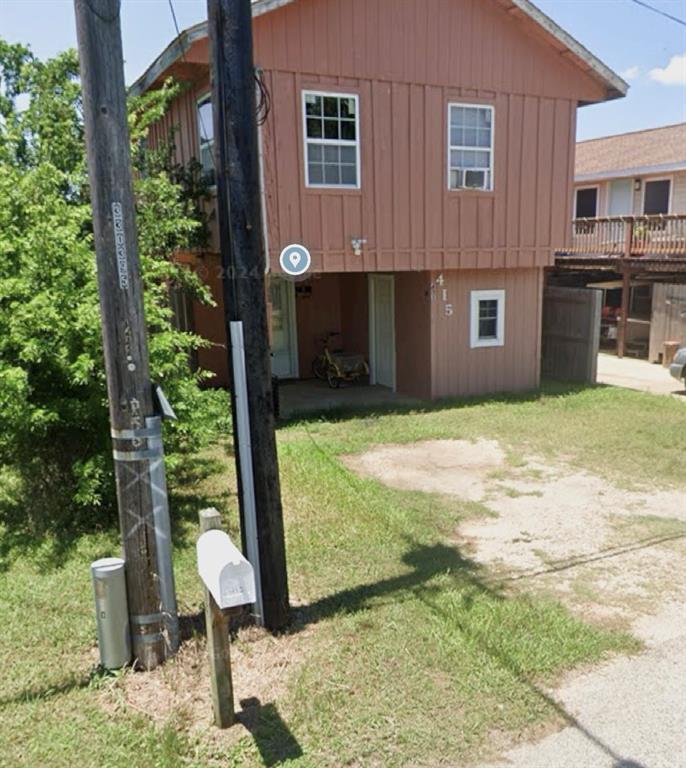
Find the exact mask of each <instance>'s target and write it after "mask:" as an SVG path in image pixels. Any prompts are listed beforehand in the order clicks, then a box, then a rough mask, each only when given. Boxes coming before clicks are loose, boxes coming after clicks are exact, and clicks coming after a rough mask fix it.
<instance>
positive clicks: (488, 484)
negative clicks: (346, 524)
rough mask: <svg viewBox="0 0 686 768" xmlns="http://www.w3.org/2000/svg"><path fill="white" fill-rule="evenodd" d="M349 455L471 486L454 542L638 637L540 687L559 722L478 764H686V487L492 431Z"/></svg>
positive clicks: (525, 584) (406, 480) (501, 767)
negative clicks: (571, 460) (544, 456)
mask: <svg viewBox="0 0 686 768" xmlns="http://www.w3.org/2000/svg"><path fill="white" fill-rule="evenodd" d="M346 464H347V465H348V466H349V467H350V468H352V469H354V470H355V471H356V472H358V473H360V474H362V475H366V476H369V477H374V478H376V479H378V480H380V481H382V482H384V483H386V484H388V485H392V486H395V487H399V488H403V489H406V490H410V489H414V490H421V491H426V492H432V493H444V494H450V495H455V496H457V497H460V498H461V499H463V500H469V501H470V502H472V504H473V505H476V509H478V508H479V507H480V508H481V511H482V513H483V514H482V515H481V516H476V517H473V518H470V519H469V520H467V521H465V522H463V523H462V524H461V525H460V526H459V527H458V529H457V531H456V532H455V544H456V545H457V546H460V547H461V548H463V549H466V550H467V551H468V552H469V553H470V554H471V556H472V557H473V558H474V559H475V560H477V561H478V562H480V563H482V564H483V565H484V566H488V568H489V571H490V572H491V573H492V574H493V577H494V578H495V579H497V580H498V581H499V582H501V583H503V584H504V585H506V586H510V587H511V588H512V589H520V588H521V589H525V590H530V591H536V592H545V593H548V594H550V595H551V596H553V597H555V598H557V599H560V600H561V601H562V602H564V603H565V604H566V605H568V606H569V608H570V609H571V610H573V611H574V612H576V613H578V614H580V615H581V616H582V617H584V618H585V619H586V620H596V621H601V622H603V623H611V624H613V625H618V626H620V627H624V628H628V629H630V630H631V631H632V632H633V633H634V634H635V635H636V636H637V637H638V638H640V639H641V640H642V641H643V642H644V644H645V650H644V651H643V652H642V653H640V654H638V655H636V656H629V657H619V658H615V659H610V660H608V661H607V662H605V663H604V664H602V665H600V666H599V667H597V668H595V669H587V670H582V671H581V672H578V671H577V672H572V673H571V674H570V675H569V676H568V677H567V678H566V679H565V680H563V681H562V682H561V684H560V686H559V687H557V688H556V689H555V690H550V691H548V692H547V695H548V696H549V697H550V700H551V701H554V702H555V706H556V709H557V710H558V712H559V714H560V715H561V716H562V720H563V727H562V728H561V730H559V731H557V732H555V733H551V734H549V735H548V736H547V737H546V738H544V739H542V740H540V741H538V742H534V743H529V744H519V745H517V744H513V745H512V748H510V749H509V750H507V751H506V753H505V754H504V755H503V757H502V758H501V761H499V762H497V764H491V765H490V766H484V768H562V766H582V765H583V766H584V768H671V767H672V766H675V765H684V764H686V745H685V743H684V739H683V734H684V729H685V728H686V705H685V704H684V700H683V676H684V673H686V661H685V659H686V503H685V501H686V494H684V492H683V491H675V490H659V489H645V490H626V489H622V488H620V487H618V486H616V485H613V484H612V483H610V482H608V481H607V480H605V479H603V478H601V477H600V476H598V475H595V474H593V473H590V472H581V471H578V470H575V469H572V468H570V467H569V466H567V465H565V464H564V463H562V462H555V463H551V462H550V461H543V460H541V459H540V458H538V457H535V456H525V457H513V456H512V455H508V454H507V453H506V452H505V451H504V450H503V449H502V447H501V446H500V445H499V444H498V443H497V442H495V441H489V440H478V441H476V442H473V443H472V442H468V441H462V440H430V441H425V442H420V443H415V444H410V445H390V446H380V447H377V448H375V449H372V450H370V451H368V452H367V453H364V454H362V455H359V456H350V457H347V459H346Z"/></svg>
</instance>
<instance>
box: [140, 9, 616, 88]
mask: <svg viewBox="0 0 686 768" xmlns="http://www.w3.org/2000/svg"><path fill="white" fill-rule="evenodd" d="M495 1H496V2H497V3H499V5H501V6H502V7H503V8H505V10H506V11H508V13H510V14H511V15H512V16H513V17H515V18H517V19H518V20H520V19H524V20H529V21H533V22H534V23H535V25H536V27H537V29H538V31H539V32H540V33H541V35H542V36H543V37H544V38H545V39H546V40H547V42H548V43H549V44H551V45H552V46H553V47H554V48H556V49H557V50H558V51H559V52H560V54H562V55H565V56H567V57H568V58H569V59H570V60H571V61H572V62H573V63H574V64H575V65H576V66H578V67H579V68H580V69H582V70H583V71H584V72H586V73H587V74H589V75H591V76H592V77H593V78H594V79H596V80H599V81H600V82H601V83H602V84H603V85H604V86H605V89H606V98H607V99H608V100H610V99H618V98H621V97H622V96H625V95H626V93H627V91H628V89H629V86H628V85H627V83H626V82H625V81H624V80H622V78H621V77H619V75H617V74H616V73H615V72H613V71H612V70H611V69H610V68H609V67H608V66H607V65H606V64H604V63H603V62H602V61H601V60H600V59H599V58H598V57H597V56H594V55H593V54H592V53H591V52H590V51H589V50H588V49H587V48H585V47H584V46H583V45H582V44H581V43H580V42H579V41H578V40H575V39H574V38H573V37H572V36H571V35H570V34H569V33H568V32H566V31H565V30H564V29H562V27H560V26H559V25H558V24H556V23H555V22H554V21H553V20H552V19H551V18H549V17H548V16H546V15H545V14H544V13H543V12H542V11H541V10H539V9H538V8H537V7H536V6H535V5H534V4H533V3H531V2H529V0H495ZM251 2H252V8H253V12H252V13H253V18H257V17H258V16H262V15H263V14H265V13H269V12H270V11H275V10H277V9H278V8H282V7H283V6H285V5H290V4H291V3H293V2H296V0H251ZM207 35H208V30H207V22H206V21H204V22H201V23H199V24H196V25H195V26H193V27H189V28H188V29H186V30H184V31H183V32H181V34H180V35H179V36H178V37H177V38H175V39H174V40H173V41H172V42H171V43H170V44H169V45H168V46H167V47H166V48H165V49H164V51H163V52H162V53H161V54H160V55H159V56H158V57H157V58H156V59H155V61H154V62H153V63H152V64H151V65H150V66H149V67H148V69H147V70H146V71H145V72H144V73H143V74H142V75H141V76H140V77H139V78H138V79H137V80H136V81H135V82H134V83H133V85H132V86H131V88H130V92H131V93H132V94H133V95H138V94H140V93H143V92H144V91H145V90H147V89H148V88H149V87H150V86H151V85H153V84H154V83H155V81H156V80H157V79H158V78H159V77H160V76H161V75H162V73H163V72H165V71H166V69H167V68H168V67H170V66H171V65H172V64H173V63H174V62H175V61H177V60H178V59H180V58H182V56H183V55H184V53H185V52H186V51H187V50H188V49H189V48H190V46H191V44H192V43H193V42H194V41H196V40H199V39H201V38H204V37H207Z"/></svg>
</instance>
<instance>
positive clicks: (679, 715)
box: [488, 606, 686, 768]
mask: <svg viewBox="0 0 686 768" xmlns="http://www.w3.org/2000/svg"><path fill="white" fill-rule="evenodd" d="M676 610H677V613H675V614H674V615H673V617H672V621H671V622H670V625H671V627H672V628H675V627H676V631H673V632H670V633H668V634H667V635H666V636H665V637H663V638H659V637H658V638H653V643H652V645H651V646H650V647H649V648H648V650H646V651H644V652H643V653H641V654H640V655H638V656H633V657H621V658H617V659H614V660H612V661H609V662H607V663H606V664H604V665H602V666H601V667H599V668H597V669H595V670H592V671H590V672H587V673H585V674H583V675H580V676H578V677H576V678H573V679H572V680H571V682H569V683H568V684H567V685H565V686H564V687H563V688H562V689H561V690H559V691H557V692H555V693H554V695H553V698H554V700H555V701H556V702H557V703H558V704H559V705H560V711H561V714H562V715H563V717H564V718H565V720H566V721H567V723H568V725H567V727H565V728H564V729H563V730H561V731H559V732H558V733H554V734H552V735H550V736H548V737H546V738H545V739H543V740H542V741H540V742H538V743H536V744H526V745H523V746H520V747H517V748H516V749H513V750H512V751H510V752H509V753H507V754H506V755H505V756H504V757H503V759H502V761H501V762H498V763H495V764H493V765H491V766H489V767H488V768H682V767H683V766H686V606H681V607H678V608H677V609H676Z"/></svg>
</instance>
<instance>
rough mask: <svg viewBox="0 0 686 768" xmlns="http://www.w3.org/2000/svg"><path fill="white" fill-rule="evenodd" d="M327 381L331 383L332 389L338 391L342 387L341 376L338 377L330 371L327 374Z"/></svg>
mask: <svg viewBox="0 0 686 768" xmlns="http://www.w3.org/2000/svg"><path fill="white" fill-rule="evenodd" d="M326 380H327V382H328V383H329V386H330V387H331V389H338V388H339V387H340V386H341V379H340V376H336V372H335V371H332V370H329V371H327V373H326Z"/></svg>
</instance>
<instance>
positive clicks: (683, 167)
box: [574, 160, 686, 184]
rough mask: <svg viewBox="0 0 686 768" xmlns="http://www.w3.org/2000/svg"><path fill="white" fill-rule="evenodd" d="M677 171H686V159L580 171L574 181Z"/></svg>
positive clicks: (623, 177) (581, 181) (579, 182)
mask: <svg viewBox="0 0 686 768" xmlns="http://www.w3.org/2000/svg"><path fill="white" fill-rule="evenodd" d="M677 171H686V161H684V160H682V161H681V162H678V163H663V164H662V165H643V166H636V167H635V168H621V169H613V170H610V171H600V172H599V173H579V174H577V175H576V176H574V182H575V183H576V184H584V183H586V182H591V181H607V180H608V179H631V178H635V177H636V176H654V175H655V174H659V173H676V172H677Z"/></svg>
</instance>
